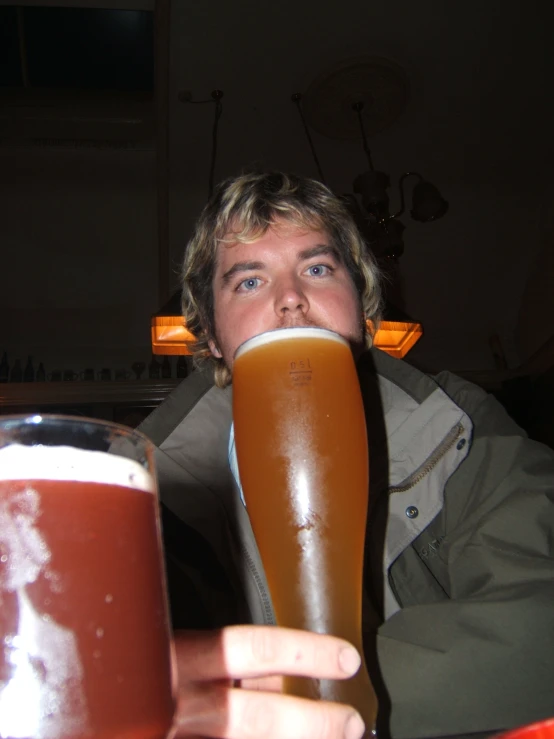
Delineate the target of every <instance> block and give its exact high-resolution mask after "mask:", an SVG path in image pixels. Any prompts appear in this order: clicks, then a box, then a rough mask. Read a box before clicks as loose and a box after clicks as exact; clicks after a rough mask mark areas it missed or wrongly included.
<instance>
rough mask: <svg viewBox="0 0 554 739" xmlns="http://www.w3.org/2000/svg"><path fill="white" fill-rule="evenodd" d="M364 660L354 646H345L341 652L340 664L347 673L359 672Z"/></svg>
mask: <svg viewBox="0 0 554 739" xmlns="http://www.w3.org/2000/svg"><path fill="white" fill-rule="evenodd" d="M361 663H362V660H361V658H360V655H359V654H358V652H357V651H356V650H355V649H354V647H343V648H342V649H341V650H340V652H339V665H340V667H341V669H342V671H343V672H345V673H346V674H347V675H354V674H355V673H356V672H358V669H359V668H360V664H361Z"/></svg>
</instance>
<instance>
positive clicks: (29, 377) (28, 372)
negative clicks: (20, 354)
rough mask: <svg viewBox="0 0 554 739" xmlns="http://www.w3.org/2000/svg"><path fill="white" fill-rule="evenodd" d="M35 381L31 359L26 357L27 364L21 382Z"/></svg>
mask: <svg viewBox="0 0 554 739" xmlns="http://www.w3.org/2000/svg"><path fill="white" fill-rule="evenodd" d="M34 381H35V368H34V367H33V358H32V357H31V356H29V357H27V364H26V365H25V371H24V372H23V382H34Z"/></svg>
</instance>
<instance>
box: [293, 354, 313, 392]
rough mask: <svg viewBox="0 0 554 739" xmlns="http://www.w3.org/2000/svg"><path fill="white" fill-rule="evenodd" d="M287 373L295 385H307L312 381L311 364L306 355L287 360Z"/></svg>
mask: <svg viewBox="0 0 554 739" xmlns="http://www.w3.org/2000/svg"><path fill="white" fill-rule="evenodd" d="M289 375H290V378H291V380H292V384H293V385H295V386H297V387H298V386H299V385H307V384H308V383H309V382H311V381H312V365H311V364H310V360H309V358H308V357H306V358H305V359H296V360H294V361H291V362H289Z"/></svg>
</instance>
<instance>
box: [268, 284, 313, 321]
mask: <svg viewBox="0 0 554 739" xmlns="http://www.w3.org/2000/svg"><path fill="white" fill-rule="evenodd" d="M309 308H310V304H309V302H308V297H307V296H306V293H305V292H304V290H303V289H302V286H301V285H300V283H299V281H298V280H297V279H289V280H286V281H283V282H282V283H281V284H280V285H279V287H278V289H277V295H276V298H275V312H276V313H277V315H278V316H279V317H282V316H285V315H295V314H297V313H301V314H306V313H307V312H308V310H309Z"/></svg>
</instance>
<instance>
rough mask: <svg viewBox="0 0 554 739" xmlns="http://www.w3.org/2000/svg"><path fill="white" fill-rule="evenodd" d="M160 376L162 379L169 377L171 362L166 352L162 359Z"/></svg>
mask: <svg viewBox="0 0 554 739" xmlns="http://www.w3.org/2000/svg"><path fill="white" fill-rule="evenodd" d="M162 377H163V378H164V379H166V378H169V377H171V362H170V361H169V357H168V356H167V354H166V355H165V357H164V358H163V361H162Z"/></svg>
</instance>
